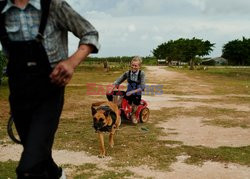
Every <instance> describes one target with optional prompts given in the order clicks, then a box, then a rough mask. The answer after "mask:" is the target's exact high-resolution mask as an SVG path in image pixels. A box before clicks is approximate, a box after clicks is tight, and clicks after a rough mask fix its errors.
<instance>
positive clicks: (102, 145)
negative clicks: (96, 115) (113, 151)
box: [98, 132, 106, 158]
mask: <svg viewBox="0 0 250 179" xmlns="http://www.w3.org/2000/svg"><path fill="white" fill-rule="evenodd" d="M98 136H99V141H100V155H99V157H101V158H104V156H105V155H106V152H105V146H104V135H103V133H102V132H98Z"/></svg>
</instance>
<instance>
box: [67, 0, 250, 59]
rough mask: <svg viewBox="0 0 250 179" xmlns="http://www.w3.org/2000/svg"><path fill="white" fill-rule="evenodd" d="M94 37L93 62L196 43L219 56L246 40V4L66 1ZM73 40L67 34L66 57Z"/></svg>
mask: <svg viewBox="0 0 250 179" xmlns="http://www.w3.org/2000/svg"><path fill="white" fill-rule="evenodd" d="M67 2H68V3H69V4H70V5H71V6H72V7H73V8H74V9H75V10H76V11H77V12H78V13H79V14H81V15H82V16H83V17H84V18H86V19H87V20H89V21H90V22H91V23H92V24H93V25H94V27H95V28H96V29H97V30H98V32H99V41H100V44H101V49H100V51H99V53H98V54H96V55H92V56H97V57H109V56H135V55H139V56H152V50H153V49H155V48H157V46H158V45H160V44H161V43H164V42H167V41H169V40H177V39H179V38H193V37H196V38H201V39H203V40H209V41H210V42H211V43H215V47H214V50H213V52H211V54H210V55H209V56H210V57H218V56H221V53H222V52H221V51H222V47H223V45H224V44H226V43H227V42H229V41H231V40H235V39H242V37H243V36H244V37H246V38H250V1H249V0H67ZM78 42H79V40H78V39H77V38H75V37H74V36H73V35H72V34H70V35H69V51H70V53H72V52H73V51H74V50H75V49H76V48H77V46H78Z"/></svg>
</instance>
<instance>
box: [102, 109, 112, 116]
mask: <svg viewBox="0 0 250 179" xmlns="http://www.w3.org/2000/svg"><path fill="white" fill-rule="evenodd" d="M110 112H111V110H107V111H105V112H104V113H103V114H104V116H105V117H107V116H108V115H109V113H110Z"/></svg>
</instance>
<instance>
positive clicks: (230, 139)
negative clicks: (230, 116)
mask: <svg viewBox="0 0 250 179" xmlns="http://www.w3.org/2000/svg"><path fill="white" fill-rule="evenodd" d="M204 120H209V119H206V118H202V117H186V116H180V117H179V118H174V119H171V120H169V121H167V122H162V123H160V124H158V126H159V127H161V128H163V130H164V132H166V134H168V136H166V137H160V139H161V140H174V141H181V142H183V144H185V145H189V146H197V145H202V146H206V147H212V148H217V147H220V146H230V147H240V146H247V145H250V142H249V138H250V130H248V129H242V128H240V127H234V128H222V127H217V126H209V125H205V124H204V123H202V121H204ZM170 127H171V128H174V129H175V130H174V131H173V130H169V128H170ZM173 132H175V134H174V135H173V134H171V133H173Z"/></svg>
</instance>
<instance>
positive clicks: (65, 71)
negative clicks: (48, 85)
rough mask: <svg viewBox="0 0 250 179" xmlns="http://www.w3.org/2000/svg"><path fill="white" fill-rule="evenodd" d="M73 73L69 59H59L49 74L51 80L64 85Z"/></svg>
mask: <svg viewBox="0 0 250 179" xmlns="http://www.w3.org/2000/svg"><path fill="white" fill-rule="evenodd" d="M73 73H74V67H73V65H72V64H71V61H70V60H65V61H61V62H60V63H58V64H57V65H56V67H55V68H54V70H53V71H52V73H51V74H50V78H51V82H52V83H55V84H57V85H59V86H66V85H67V84H68V83H69V81H70V80H71V78H72V76H73Z"/></svg>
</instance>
